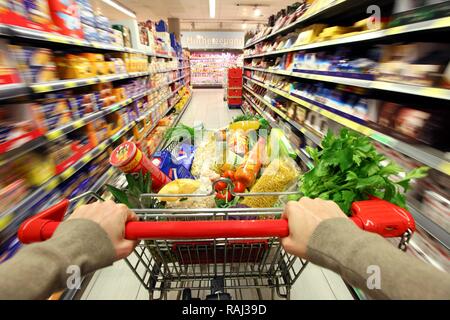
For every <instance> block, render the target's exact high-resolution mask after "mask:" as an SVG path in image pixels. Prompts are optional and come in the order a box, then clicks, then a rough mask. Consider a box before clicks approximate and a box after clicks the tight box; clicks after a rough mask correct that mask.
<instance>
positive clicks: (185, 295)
mask: <svg viewBox="0 0 450 320" xmlns="http://www.w3.org/2000/svg"><path fill="white" fill-rule="evenodd" d="M181 300H200V298H192V291H191V289H190V288H184V289H183V297H182V298H181Z"/></svg>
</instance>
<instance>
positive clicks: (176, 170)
mask: <svg viewBox="0 0 450 320" xmlns="http://www.w3.org/2000/svg"><path fill="white" fill-rule="evenodd" d="M173 160H175V159H173V157H172V154H171V153H170V151H166V150H163V151H158V152H155V154H154V155H153V158H152V163H153V164H154V165H156V166H158V167H159V169H160V170H161V171H162V172H164V174H165V175H167V176H168V177H169V178H170V179H172V180H175V179H194V177H193V176H192V175H191V173H190V172H189V170H188V169H186V168H185V167H184V166H183V165H182V164H181V163H178V164H177V163H175V161H173Z"/></svg>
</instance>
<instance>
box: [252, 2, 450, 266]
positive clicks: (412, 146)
mask: <svg viewBox="0 0 450 320" xmlns="http://www.w3.org/2000/svg"><path fill="white" fill-rule="evenodd" d="M380 6H382V8H383V10H382V13H383V14H382V17H381V21H380V23H377V24H371V23H370V22H371V20H370V19H371V18H366V19H363V20H361V18H360V17H358V15H357V14H356V13H357V12H359V11H360V10H362V9H365V8H366V3H365V2H364V1H361V2H358V1H314V2H312V3H311V2H299V3H296V4H295V5H293V6H291V7H288V8H287V9H286V10H282V11H280V12H278V14H277V15H276V16H275V15H274V16H272V17H271V18H270V19H269V21H268V25H267V26H265V27H263V28H260V29H259V30H257V31H256V32H253V33H252V32H249V33H248V34H247V35H246V38H247V42H246V45H245V49H244V85H243V89H244V100H245V102H244V105H243V109H244V110H245V111H246V112H250V113H252V114H260V115H262V116H263V117H265V118H266V119H267V120H268V121H269V122H270V123H271V124H272V125H273V126H275V127H280V128H282V129H283V130H284V131H285V132H287V134H288V136H289V139H290V140H291V141H293V144H294V145H295V146H296V153H297V154H298V155H299V156H300V158H301V159H302V162H303V163H304V164H305V165H306V166H307V167H308V168H309V169H313V168H314V167H315V166H316V165H317V161H316V160H317V159H316V158H315V157H316V155H317V154H316V152H313V151H312V150H313V149H311V148H312V147H319V150H320V148H321V147H326V145H325V143H324V140H323V139H327V138H326V134H327V132H328V131H329V130H331V131H334V132H337V131H338V130H340V128H342V127H346V128H349V129H352V130H354V131H356V132H358V133H359V134H360V135H361V136H366V137H368V138H370V139H371V141H372V143H374V145H375V146H376V148H377V150H378V151H379V152H381V153H383V154H385V155H386V156H387V157H388V159H391V160H393V161H395V162H396V163H397V164H398V165H399V166H400V167H403V168H407V169H414V168H419V167H421V166H427V167H429V168H430V169H431V170H430V171H429V173H428V176H427V178H426V179H423V180H418V181H416V182H415V183H414V186H413V188H412V189H411V190H409V191H408V193H407V197H406V200H402V201H404V203H405V206H406V207H407V208H408V210H409V211H410V212H411V213H412V215H413V217H414V219H415V220H416V223H417V226H418V230H417V232H416V233H415V235H414V237H413V238H412V240H411V245H410V248H411V249H410V250H408V252H409V253H410V254H413V255H415V256H417V257H419V258H420V259H422V260H424V261H426V262H428V263H430V264H432V265H434V266H436V267H438V268H439V269H442V270H446V271H449V270H450V265H449V264H448V258H449V256H450V254H449V251H448V250H449V248H450V235H449V228H448V223H449V222H448V221H449V211H448V205H449V200H448V199H449V198H450V193H449V190H450V189H449V188H450V183H449V178H448V176H449V174H450V164H449V159H448V151H449V144H448V142H447V140H446V128H447V127H448V119H449V117H448V115H447V114H448V108H447V104H448V100H449V98H450V87H449V77H448V70H449V68H450V64H449V62H450V56H449V54H448V53H449V52H450V51H449V47H448V43H447V41H446V40H444V39H445V35H446V34H447V33H448V28H449V27H450V20H449V19H450V17H448V14H447V12H448V9H449V8H450V4H449V3H448V2H439V1H438V3H435V2H433V1H428V2H427V5H426V6H425V7H423V6H422V7H418V8H416V7H414V5H413V4H412V1H404V2H402V1H386V2H385V3H384V4H383V3H381V2H380ZM344 12H345V13H346V14H348V17H347V18H346V20H345V23H344V22H343V21H342V19H340V17H339V16H340V15H341V14H343V13H344ZM351 12H355V14H354V16H355V18H353V20H351V19H352V18H351V16H352V15H351V14H349V13H351ZM425 12H426V15H423V13H425ZM358 19H359V20H358ZM372 22H373V21H372ZM399 41H401V43H398V42H399ZM392 174H394V175H397V173H392ZM404 178H405V177H404V176H402V175H399V176H398V178H397V179H399V180H400V181H403V180H402V179H404ZM311 196H314V197H315V196H318V195H317V194H316V195H311Z"/></svg>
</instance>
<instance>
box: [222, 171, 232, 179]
mask: <svg viewBox="0 0 450 320" xmlns="http://www.w3.org/2000/svg"><path fill="white" fill-rule="evenodd" d="M222 177H224V178H228V179H230V180H231V181H234V171H231V170H227V171H225V172H224V173H223V175H222Z"/></svg>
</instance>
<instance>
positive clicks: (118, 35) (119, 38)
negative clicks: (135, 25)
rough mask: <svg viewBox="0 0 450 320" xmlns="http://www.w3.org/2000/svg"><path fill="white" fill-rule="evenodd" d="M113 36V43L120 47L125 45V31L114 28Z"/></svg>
mask: <svg viewBox="0 0 450 320" xmlns="http://www.w3.org/2000/svg"><path fill="white" fill-rule="evenodd" d="M112 37H113V44H115V45H116V46H119V47H124V46H125V42H124V41H123V33H122V32H121V31H120V30H116V29H113V31H112Z"/></svg>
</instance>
